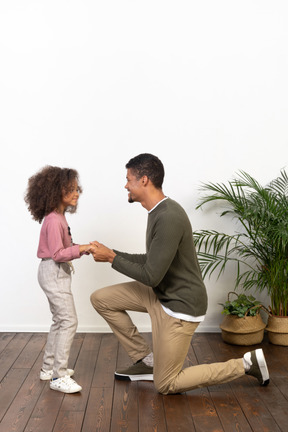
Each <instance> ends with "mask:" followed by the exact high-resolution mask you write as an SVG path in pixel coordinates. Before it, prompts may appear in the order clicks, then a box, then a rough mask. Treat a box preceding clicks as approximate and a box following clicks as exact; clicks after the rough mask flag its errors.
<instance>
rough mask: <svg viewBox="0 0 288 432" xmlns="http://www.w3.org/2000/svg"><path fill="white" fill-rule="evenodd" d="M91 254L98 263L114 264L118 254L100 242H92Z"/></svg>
mask: <svg viewBox="0 0 288 432" xmlns="http://www.w3.org/2000/svg"><path fill="white" fill-rule="evenodd" d="M89 252H90V253H91V254H92V255H93V258H94V261H96V262H110V263H112V262H113V260H114V258H115V256H116V254H115V252H114V251H113V249H109V248H108V247H107V246H105V245H103V244H102V243H99V242H98V241H93V242H90V248H89Z"/></svg>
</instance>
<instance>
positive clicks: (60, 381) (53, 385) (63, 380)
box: [50, 375, 82, 393]
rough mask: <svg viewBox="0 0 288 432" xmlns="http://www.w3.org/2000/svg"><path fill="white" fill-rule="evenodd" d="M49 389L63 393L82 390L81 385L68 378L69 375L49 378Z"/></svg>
mask: <svg viewBox="0 0 288 432" xmlns="http://www.w3.org/2000/svg"><path fill="white" fill-rule="evenodd" d="M50 389H51V390H57V391H60V392H63V393H77V392H80V391H81V390H82V387H81V386H80V385H79V384H77V383H76V381H74V380H73V379H72V378H70V376H69V375H65V376H64V377H60V378H57V379H54V380H51V381H50Z"/></svg>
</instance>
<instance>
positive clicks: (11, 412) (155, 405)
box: [0, 333, 288, 432]
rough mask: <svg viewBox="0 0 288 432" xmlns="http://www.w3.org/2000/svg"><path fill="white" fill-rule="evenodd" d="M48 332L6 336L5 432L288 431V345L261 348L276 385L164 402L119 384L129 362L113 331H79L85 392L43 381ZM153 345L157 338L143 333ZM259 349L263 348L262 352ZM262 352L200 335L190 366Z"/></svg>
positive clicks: (243, 385)
mask: <svg viewBox="0 0 288 432" xmlns="http://www.w3.org/2000/svg"><path fill="white" fill-rule="evenodd" d="M46 336H47V335H46V334H44V333H34V334H33V333H0V432H177V431H179V432H236V431H237V432H240V431H242V432H287V431H288V347H280V346H276V345H272V344H270V343H269V342H268V340H267V338H266V336H265V338H264V341H263V343H262V344H261V345H260V346H261V347H262V348H263V350H264V352H265V356H266V359H267V363H268V367H269V372H270V385H269V386H268V387H261V386H259V385H258V383H257V381H256V380H254V379H253V378H251V377H248V376H244V377H243V378H241V379H238V380H235V381H233V382H230V383H226V384H223V385H218V386H211V387H208V388H201V389H197V390H192V391H188V392H186V393H183V394H178V395H170V396H162V395H160V394H158V393H157V392H156V391H155V389H154V386H153V383H152V382H144V381H143V382H134V383H133V382H125V381H115V380H114V371H115V369H116V368H117V367H119V366H125V365H128V364H129V363H130V361H129V358H128V356H127V354H126V353H125V351H124V350H123V348H122V347H121V346H120V345H119V343H118V341H117V339H116V338H115V336H114V335H113V334H111V333H107V334H99V333H95V334H92V333H87V334H82V333H81V334H80V333H78V334H77V335H76V336H75V339H74V342H73V346H72V349H71V353H70V364H69V367H71V368H74V369H75V379H76V380H77V381H78V382H79V384H81V386H82V387H83V390H82V392H81V393H78V394H72V395H65V394H63V393H60V392H55V391H52V390H50V388H49V383H48V382H43V381H40V379H39V371H40V367H41V363H42V358H43V350H44V346H45V342H46ZM144 337H145V338H146V339H147V340H148V341H149V343H151V339H152V338H151V334H144ZM257 347H258V346H256V348H257ZM251 349H255V347H243V346H235V345H228V344H225V343H224V342H223V341H222V338H221V334H218V333H196V334H195V335H194V337H193V341H192V343H191V346H190V349H189V352H188V355H187V358H186V360H185V366H186V367H187V366H190V365H195V364H198V363H211V362H215V361H226V360H228V359H230V358H238V357H242V356H243V354H244V353H245V352H246V351H249V350H251Z"/></svg>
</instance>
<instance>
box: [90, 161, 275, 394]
mask: <svg viewBox="0 0 288 432" xmlns="http://www.w3.org/2000/svg"><path fill="white" fill-rule="evenodd" d="M126 168H127V184H126V186H125V188H126V189H127V191H128V200H129V202H130V203H133V202H139V203H140V204H141V205H142V206H143V207H144V208H145V209H146V210H147V211H148V224H147V232H146V253H145V254H129V253H124V252H120V251H117V250H113V249H109V248H108V247H106V246H104V245H103V244H100V243H98V242H93V244H94V246H93V248H92V253H93V256H94V260H95V261H97V262H110V263H111V264H112V268H113V269H115V270H117V271H118V272H120V273H122V274H124V275H126V276H128V277H130V278H132V279H135V281H132V282H126V283H120V284H117V285H114V286H109V287H106V288H102V289H100V290H97V291H95V292H94V293H93V294H92V295H91V303H92V305H93V307H94V308H95V309H96V310H97V312H98V313H99V314H100V315H101V316H102V317H103V318H104V319H105V320H106V321H107V323H108V324H109V326H110V327H111V329H112V330H113V332H114V333H115V335H116V336H117V337H118V339H119V341H120V343H121V344H122V345H123V347H124V348H125V350H126V351H127V353H128V354H129V356H130V358H131V359H132V361H133V365H132V366H131V367H128V368H127V369H124V370H119V371H116V372H115V377H116V378H118V379H129V380H131V381H136V380H153V379H154V385H155V387H156V389H157V390H158V392H160V393H162V394H168V393H179V392H184V391H187V390H191V389H194V388H197V387H204V386H210V385H213V384H220V383H224V382H228V381H231V380H233V379H235V378H239V377H241V376H243V375H244V374H245V373H247V374H250V375H252V376H255V377H256V378H257V379H258V380H259V382H260V384H261V385H267V384H268V383H269V373H268V369H267V366H266V362H265V358H264V354H263V352H262V350H261V349H259V350H256V351H253V352H252V353H250V352H248V353H246V354H245V355H244V357H243V358H240V359H236V360H234V359H233V360H229V361H227V362H225V363H212V364H209V365H208V364H204V365H197V366H191V367H188V368H186V369H182V367H183V363H184V360H185V357H186V355H187V352H188V349H189V345H190V342H191V338H192V336H193V334H194V332H195V330H196V328H197V327H198V325H199V323H200V322H201V321H203V320H204V317H205V313H206V309H207V294H206V289H205V286H204V283H203V281H202V277H201V272H200V268H199V265H198V261H197V255H196V251H195V247H194V243H193V235H192V228H191V224H190V222H189V219H188V216H187V214H186V213H185V211H184V210H183V208H182V207H181V206H180V205H179V204H177V203H176V202H175V201H173V200H172V199H170V198H168V197H166V196H165V195H164V193H163V191H162V183H163V179H164V167H163V164H162V162H161V161H160V160H159V159H158V158H157V157H156V156H153V155H151V154H147V153H144V154H140V155H138V156H136V157H134V158H133V159H131V160H130V161H129V162H128V163H127V165H126ZM127 310H130V311H138V312H148V313H149V315H150V318H151V324H152V341H153V353H152V352H151V349H150V347H149V345H148V344H147V343H146V341H145V340H144V339H143V337H142V336H141V335H140V334H139V332H138V330H137V328H136V327H135V325H134V324H133V322H132V320H131V318H130V316H129V315H128V314H127V312H126V311H127ZM153 354H154V355H153Z"/></svg>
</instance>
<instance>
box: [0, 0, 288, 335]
mask: <svg viewBox="0 0 288 432" xmlns="http://www.w3.org/2000/svg"><path fill="white" fill-rule="evenodd" d="M0 12H1V17H0V58H1V67H0V78H1V79H0V81H1V82H0V86H1V87H0V91H1V96H0V110H1V111H0V118H1V127H0V142H1V149H2V151H1V160H0V176H1V202H0V206H1V208H0V212H1V213H0V215H1V225H0V230H1V231H0V238H1V252H0V253H1V259H0V262H1V314H0V331H46V330H48V328H49V325H50V320H51V318H50V313H49V309H48V303H47V300H46V298H45V296H44V294H43V293H42V291H41V289H40V288H39V286H38V282H37V268H38V263H39V260H38V259H37V257H36V250H37V244H38V236H39V231H40V225H39V224H38V223H36V222H35V221H33V220H32V218H31V216H30V214H29V213H28V211H27V208H26V206H25V203H24V200H23V196H24V192H25V189H26V185H27V180H28V177H30V176H31V175H32V174H34V173H35V172H36V171H37V170H38V169H39V168H41V167H42V166H44V165H46V164H52V165H59V166H61V167H64V166H65V167H73V168H76V169H77V170H78V171H79V173H80V179H81V183H82V185H83V187H84V193H83V195H82V196H81V199H80V203H79V210H78V212H77V214H75V215H69V214H68V215H67V219H68V221H69V224H70V226H71V228H72V234H73V239H74V241H77V242H80V243H84V242H88V241H90V240H95V239H97V240H100V241H101V242H104V243H105V244H107V245H108V246H110V247H115V248H118V249H120V250H126V251H129V252H142V251H144V237H145V228H146V218H147V215H146V211H145V210H144V209H143V208H142V207H141V206H140V205H139V204H134V205H130V204H128V202H127V193H126V191H125V190H124V185H125V175H126V170H125V164H126V162H127V161H128V160H129V159H130V158H131V157H133V156H135V155H136V154H138V153H141V152H151V153H154V154H156V155H158V156H159V157H160V159H161V160H162V161H163V163H164V165H165V168H166V178H165V182H164V192H165V193H166V194H167V195H169V196H170V197H171V198H173V199H176V200H177V201H179V202H180V203H181V204H182V205H183V207H184V208H185V210H186V211H187V213H188V215H189V217H190V218H191V221H192V225H193V228H194V229H201V228H210V229H212V228H214V229H220V228H223V229H232V227H231V224H227V222H225V221H219V219H218V217H217V214H216V213H215V212H212V211H211V210H210V211H199V210H198V211H196V210H195V206H196V204H197V201H198V199H199V196H200V195H199V187H200V184H201V182H205V181H212V182H217V181H219V182H225V181H227V180H228V179H231V177H232V176H233V175H234V174H235V173H236V172H237V171H238V170H240V169H241V170H246V171H248V172H249V173H250V174H252V175H254V176H255V177H256V178H257V179H258V180H259V181H260V182H262V183H265V182H267V181H269V180H271V179H272V178H274V177H276V176H277V175H278V173H279V171H280V169H281V168H283V167H286V166H287V138H288V131H287V118H288V117H287V115H288V112H287V109H288V104H287V100H288V98H287V96H288V94H287V90H288V85H287V76H288V62H287V42H288V34H287V31H288V30H287V18H288V4H287V2H286V1H285V0H283V1H277V0H276V1H267V0H266V1H265V0H258V1H257V0H244V1H241V2H239V1H233V0H226V1H225V0H218V1H215V0H206V1H205V0H203V1H196V0H189V1H188V0H187V1H181V0H180V1H167V0H165V1H159V0H153V1H149V0H148V1H147V0H146V1H136V0H134V1H132V0H131V1H128V0H122V1H118V0H116V1H115V0H114V1H113V0H110V1H99V0H81V1H80V0H79V1H71V0H57V1H51V0H50V1H44V0H34V1H33V0H26V1H25V2H23V1H21V0H13V1H11V0H2V1H1V3H0ZM75 268H76V274H75V275H74V278H73V292H74V295H75V301H76V307H77V311H78V316H79V328H78V331H106V330H108V327H107V326H106V324H105V322H104V320H102V318H100V317H99V316H98V315H97V313H96V312H95V311H94V310H93V309H92V306H91V305H90V301H89V296H90V294H91V293H92V292H93V291H94V290H95V289H98V288H100V287H102V286H105V285H108V284H111V283H116V282H118V281H123V280H126V279H125V278H124V277H123V276H122V275H120V274H118V273H116V272H115V271H114V270H112V269H111V268H110V265H109V264H98V263H97V264H96V263H94V261H93V259H92V258H91V257H83V258H82V259H81V260H77V261H76V262H75ZM206 283H207V289H208V294H209V309H208V314H207V317H206V320H205V322H204V323H203V324H202V325H201V327H200V329H201V330H202V331H211V330H212V331H214V330H215V331H217V330H218V325H219V322H220V321H221V319H222V317H221V314H220V310H221V307H220V306H219V305H218V302H222V301H224V300H225V299H226V297H227V293H228V291H230V290H231V289H233V274H232V273H231V274H226V275H225V277H223V278H221V280H219V281H215V280H210V281H209V280H207V281H206ZM264 297H265V296H264ZM134 316H135V321H136V323H137V324H138V325H139V328H140V329H141V330H149V329H150V325H149V319H148V317H147V316H145V315H142V314H139V315H138V314H135V315H134Z"/></svg>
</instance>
